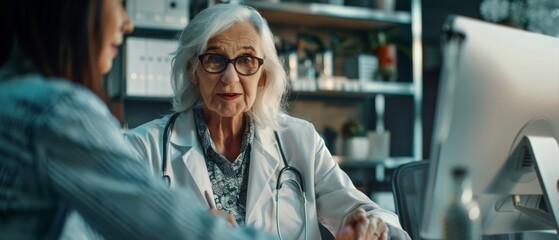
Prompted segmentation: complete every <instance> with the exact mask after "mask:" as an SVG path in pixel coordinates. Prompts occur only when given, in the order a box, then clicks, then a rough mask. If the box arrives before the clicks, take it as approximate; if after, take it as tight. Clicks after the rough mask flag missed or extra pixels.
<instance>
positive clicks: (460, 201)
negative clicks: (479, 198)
mask: <svg viewBox="0 0 559 240" xmlns="http://www.w3.org/2000/svg"><path fill="white" fill-rule="evenodd" d="M451 175H452V180H453V183H452V184H453V185H452V187H453V189H452V195H451V196H450V204H449V205H448V208H447V209H446V213H445V216H444V239H445V240H480V239H481V216H480V208H479V204H478V203H477V202H476V201H475V200H474V199H473V190H472V184H471V181H470V178H469V176H468V171H467V170H466V169H464V168H462V167H456V168H454V169H453V170H452V172H451Z"/></svg>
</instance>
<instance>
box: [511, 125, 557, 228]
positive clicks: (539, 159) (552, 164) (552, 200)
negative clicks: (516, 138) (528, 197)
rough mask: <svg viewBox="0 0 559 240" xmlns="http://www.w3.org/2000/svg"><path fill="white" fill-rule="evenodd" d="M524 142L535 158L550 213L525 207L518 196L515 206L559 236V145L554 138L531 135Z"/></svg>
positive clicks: (535, 168) (515, 199)
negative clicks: (552, 229) (544, 223)
mask: <svg viewBox="0 0 559 240" xmlns="http://www.w3.org/2000/svg"><path fill="white" fill-rule="evenodd" d="M524 142H525V144H526V145H527V148H528V151H530V154H531V155H532V156H533V159H534V163H535V164H534V170H535V172H536V175H537V177H538V180H539V182H540V186H541V188H542V192H543V197H544V198H545V200H546V204H547V209H548V212H549V213H546V212H544V211H542V210H539V209H534V208H527V207H523V206H522V205H520V202H519V201H520V197H519V196H518V195H516V196H514V203H515V204H514V205H515V207H516V208H517V209H518V210H520V211H522V212H524V213H525V214H527V215H529V216H532V217H534V218H536V219H538V220H540V221H543V222H546V223H547V224H549V225H550V226H553V227H554V228H555V230H556V231H557V233H558V234H559V222H558V220H559V144H558V143H557V141H556V140H555V138H553V137H548V136H531V135H528V136H526V137H525V138H524ZM558 236H559V235H558Z"/></svg>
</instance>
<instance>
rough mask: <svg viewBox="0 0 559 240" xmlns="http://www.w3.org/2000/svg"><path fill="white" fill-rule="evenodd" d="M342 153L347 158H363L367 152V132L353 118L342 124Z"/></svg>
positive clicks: (366, 155) (365, 157)
mask: <svg viewBox="0 0 559 240" xmlns="http://www.w3.org/2000/svg"><path fill="white" fill-rule="evenodd" d="M342 153H343V155H344V157H345V158H347V159H348V160H365V159H367V157H368V154H369V138H368V137H367V132H366V131H365V128H364V127H363V125H362V124H360V123H358V122H357V121H355V120H353V119H350V120H348V121H346V122H345V123H344V124H343V125H342Z"/></svg>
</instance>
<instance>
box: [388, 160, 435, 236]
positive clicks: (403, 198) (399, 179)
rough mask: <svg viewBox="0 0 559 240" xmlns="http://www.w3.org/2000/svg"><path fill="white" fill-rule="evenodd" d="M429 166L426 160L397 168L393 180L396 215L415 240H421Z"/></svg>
mask: <svg viewBox="0 0 559 240" xmlns="http://www.w3.org/2000/svg"><path fill="white" fill-rule="evenodd" d="M428 166H429V162H428V161H425V160H423V161H417V162H411V163H406V164H404V165H401V166H399V167H398V168H396V170H395V171H394V175H393V178H392V191H393V193H394V201H395V205H396V213H397V214H398V216H399V217H400V223H401V224H402V228H403V229H404V230H405V231H406V232H408V234H409V235H410V237H411V239H414V240H415V239H421V238H420V235H419V232H420V229H421V227H420V222H421V217H422V215H423V201H424V197H425V196H424V195H425V179H426V176H427V169H428Z"/></svg>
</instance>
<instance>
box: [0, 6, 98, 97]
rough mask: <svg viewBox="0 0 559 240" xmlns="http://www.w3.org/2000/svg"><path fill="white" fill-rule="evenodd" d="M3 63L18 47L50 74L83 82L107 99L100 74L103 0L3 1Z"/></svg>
mask: <svg viewBox="0 0 559 240" xmlns="http://www.w3.org/2000/svg"><path fill="white" fill-rule="evenodd" d="M1 2H2V3H0V15H2V17H1V18H2V19H1V22H2V23H1V24H2V28H1V29H3V31H6V33H7V35H4V34H2V35H4V36H2V37H1V38H2V40H0V41H2V42H1V46H0V64H3V63H4V62H5V61H6V60H7V58H8V57H9V55H10V54H9V53H10V52H11V49H13V47H14V46H15V45H14V44H17V45H18V46H19V49H20V50H21V52H22V54H23V55H24V56H25V57H26V58H27V59H29V60H30V61H31V63H32V64H33V66H34V67H35V68H36V69H37V70H38V71H40V72H41V73H42V74H44V75H45V76H53V77H63V78H66V79H68V80H70V81H72V82H76V83H80V84H82V85H84V86H86V87H88V88H90V89H91V90H92V91H93V92H95V93H97V94H98V95H99V96H101V97H104V94H103V92H104V91H103V90H102V86H101V81H100V77H101V74H100V72H99V64H98V62H99V54H100V48H101V44H102V32H101V26H102V14H103V13H102V10H103V6H102V3H103V1H102V0H48V1H45V0H2V1H1Z"/></svg>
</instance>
